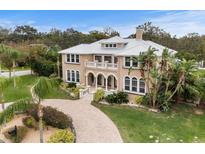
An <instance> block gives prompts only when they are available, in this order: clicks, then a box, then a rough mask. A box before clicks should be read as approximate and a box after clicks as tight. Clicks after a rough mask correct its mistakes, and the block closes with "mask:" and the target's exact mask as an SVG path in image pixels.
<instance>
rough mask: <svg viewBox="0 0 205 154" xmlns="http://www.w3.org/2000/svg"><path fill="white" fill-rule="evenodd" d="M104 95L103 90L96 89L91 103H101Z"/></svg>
mask: <svg viewBox="0 0 205 154" xmlns="http://www.w3.org/2000/svg"><path fill="white" fill-rule="evenodd" d="M104 95H105V92H104V90H103V89H98V90H97V91H96V93H95V94H94V99H93V101H94V102H95V103H98V102H99V101H101V100H102V99H103V98H104Z"/></svg>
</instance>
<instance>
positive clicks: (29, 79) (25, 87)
mask: <svg viewBox="0 0 205 154" xmlns="http://www.w3.org/2000/svg"><path fill="white" fill-rule="evenodd" d="M37 78H38V77H37V76H33V75H26V76H21V77H17V87H16V88H13V82H10V83H9V86H8V88H6V89H5V93H4V96H5V102H13V101H15V100H18V99H22V98H31V94H30V88H31V87H32V85H33V84H34V83H35V81H36V80H37ZM46 98H55V99H66V98H68V96H67V94H66V93H65V92H64V91H62V90H61V89H59V88H58V87H54V88H53V89H52V92H51V93H49V94H48V95H47V96H46Z"/></svg>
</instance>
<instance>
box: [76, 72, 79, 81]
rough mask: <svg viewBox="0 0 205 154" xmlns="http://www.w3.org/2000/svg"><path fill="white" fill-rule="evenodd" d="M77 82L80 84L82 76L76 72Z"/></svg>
mask: <svg viewBox="0 0 205 154" xmlns="http://www.w3.org/2000/svg"><path fill="white" fill-rule="evenodd" d="M76 82H80V74H79V71H76Z"/></svg>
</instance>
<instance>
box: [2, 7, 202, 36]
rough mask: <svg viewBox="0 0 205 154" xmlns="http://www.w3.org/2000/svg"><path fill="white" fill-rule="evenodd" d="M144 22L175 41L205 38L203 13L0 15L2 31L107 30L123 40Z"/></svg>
mask: <svg viewBox="0 0 205 154" xmlns="http://www.w3.org/2000/svg"><path fill="white" fill-rule="evenodd" d="M147 21H151V22H153V24H154V25H157V26H159V27H160V28H163V29H165V30H166V31H167V32H170V33H171V34H172V35H177V36H178V37H179V36H182V35H185V34H187V33H190V32H197V33H199V34H205V11H152V10H150V11H148V10H146V11H131V10H130V11H100V10H99V11H0V26H2V27H7V28H8V27H9V28H14V27H15V26H16V25H24V24H27V25H31V26H34V27H36V28H37V29H38V30H39V31H43V32H45V31H49V30H50V29H51V28H52V27H55V28H58V29H62V30H65V29H66V28H70V27H73V28H74V29H77V30H79V31H82V32H84V33H87V32H89V31H91V30H103V29H104V28H105V27H108V26H110V27H113V28H114V29H115V30H117V31H118V32H120V34H121V36H123V37H124V36H128V35H129V34H131V33H134V32H135V27H136V26H137V25H139V24H143V23H144V22H147Z"/></svg>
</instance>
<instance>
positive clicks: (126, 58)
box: [125, 57, 131, 67]
mask: <svg viewBox="0 0 205 154" xmlns="http://www.w3.org/2000/svg"><path fill="white" fill-rule="evenodd" d="M130 60H131V58H130V57H125V66H126V67H130V66H131V65H130V64H131V61H130Z"/></svg>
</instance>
